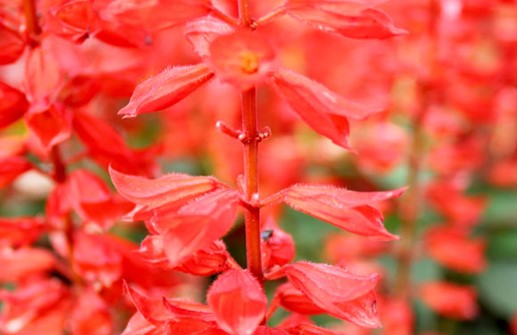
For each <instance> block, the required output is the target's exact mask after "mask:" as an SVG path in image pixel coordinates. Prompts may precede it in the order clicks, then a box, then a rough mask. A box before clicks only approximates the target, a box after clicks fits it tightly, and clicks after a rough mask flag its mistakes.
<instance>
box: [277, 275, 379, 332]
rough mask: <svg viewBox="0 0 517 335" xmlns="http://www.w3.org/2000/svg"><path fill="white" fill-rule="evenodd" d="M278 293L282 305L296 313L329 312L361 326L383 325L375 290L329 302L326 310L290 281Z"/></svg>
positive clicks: (374, 326) (376, 326) (377, 326)
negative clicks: (346, 299) (352, 298)
mask: <svg viewBox="0 0 517 335" xmlns="http://www.w3.org/2000/svg"><path fill="white" fill-rule="evenodd" d="M277 295H278V299H279V301H280V304H281V305H282V307H284V308H286V309H288V310H290V311H293V312H296V313H300V314H310V315H314V314H322V313H328V314H330V315H332V316H334V317H337V318H340V319H343V320H346V321H349V322H352V323H355V324H356V325H359V326H361V327H367V328H379V327H380V326H381V323H380V320H379V317H378V315H377V296H376V294H375V292H374V291H370V292H369V293H367V294H365V295H363V296H361V297H359V298H357V299H354V300H350V301H345V302H336V303H333V304H332V305H333V306H331V304H328V306H327V308H326V309H325V310H324V309H322V308H320V307H319V306H317V305H316V304H315V303H313V302H312V301H311V300H310V299H309V298H308V297H307V296H306V295H305V294H303V293H302V292H301V291H299V290H297V289H295V288H294V287H293V286H292V285H291V284H290V283H287V284H284V285H282V286H281V287H279V290H278V291H277Z"/></svg>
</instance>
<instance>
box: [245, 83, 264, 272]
mask: <svg viewBox="0 0 517 335" xmlns="http://www.w3.org/2000/svg"><path fill="white" fill-rule="evenodd" d="M242 128H243V131H244V134H245V135H246V140H245V141H244V177H245V181H246V190H245V191H246V200H248V201H251V200H252V198H253V196H254V195H255V194H258V192H259V187H258V144H259V141H260V140H259V136H258V134H259V131H258V120H257V106H256V89H255V88H252V89H250V90H248V91H245V92H243V93H242ZM244 219H245V224H246V256H247V262H248V268H249V270H250V271H251V273H253V275H255V277H257V278H258V279H259V280H260V281H262V280H263V274H262V260H261V251H260V208H258V207H252V206H250V207H249V208H247V209H246V212H245V214H244Z"/></svg>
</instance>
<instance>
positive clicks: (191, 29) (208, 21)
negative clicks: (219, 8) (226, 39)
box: [185, 16, 233, 57]
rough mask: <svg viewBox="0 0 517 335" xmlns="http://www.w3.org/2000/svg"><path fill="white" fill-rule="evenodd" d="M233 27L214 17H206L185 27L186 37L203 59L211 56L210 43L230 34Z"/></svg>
mask: <svg viewBox="0 0 517 335" xmlns="http://www.w3.org/2000/svg"><path fill="white" fill-rule="evenodd" d="M232 31H233V27H231V26H230V25H228V24H227V23H225V22H223V21H221V20H218V19H216V18H214V17H212V16H205V17H202V18H200V19H197V20H195V21H191V22H189V23H188V24H187V25H186V27H185V37H186V38H187V39H188V41H189V42H190V44H192V46H193V47H194V51H195V52H196V53H197V54H198V55H199V56H201V57H208V56H209V55H210V51H209V48H210V43H212V41H213V40H214V39H216V38H217V37H219V36H222V35H226V34H229V33H231V32H232Z"/></svg>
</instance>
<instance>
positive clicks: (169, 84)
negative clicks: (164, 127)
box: [119, 64, 214, 117]
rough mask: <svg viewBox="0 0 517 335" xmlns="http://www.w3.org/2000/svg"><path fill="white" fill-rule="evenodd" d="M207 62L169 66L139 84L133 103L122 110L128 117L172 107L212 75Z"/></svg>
mask: <svg viewBox="0 0 517 335" xmlns="http://www.w3.org/2000/svg"><path fill="white" fill-rule="evenodd" d="M213 76H214V74H213V73H212V72H211V71H210V69H209V68H208V66H207V65H205V64H198V65H188V66H176V67H172V68H169V69H165V70H164V71H162V72H161V73H159V74H158V75H156V76H154V77H151V78H150V79H148V80H146V81H144V82H143V83H142V84H140V85H138V86H137V87H136V89H135V91H134V92H133V95H132V96H131V100H130V101H129V104H128V105H127V106H126V107H124V108H122V109H121V110H120V111H119V114H120V115H122V116H124V117H135V116H137V115H138V114H142V113H149V112H156V111H159V110H162V109H165V108H167V107H170V106H172V105H174V104H175V103H177V102H178V101H180V100H181V99H183V98H185V97H186V96H187V95H189V94H190V93H192V92H194V91H195V90H196V89H198V88H199V87H200V86H202V85H203V84H204V83H206V82H207V81H209V80H210V79H212V77H213Z"/></svg>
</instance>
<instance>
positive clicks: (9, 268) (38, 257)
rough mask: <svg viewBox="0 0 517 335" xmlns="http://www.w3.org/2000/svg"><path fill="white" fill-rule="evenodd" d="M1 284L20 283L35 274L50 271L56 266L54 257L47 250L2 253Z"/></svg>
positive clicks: (24, 249)
mask: <svg viewBox="0 0 517 335" xmlns="http://www.w3.org/2000/svg"><path fill="white" fill-rule="evenodd" d="M0 264H2V271H0V282H4V283H5V282H18V281H20V280H22V279H24V278H27V277H29V276H30V275H33V274H41V273H44V272H47V271H50V270H51V269H52V268H53V267H54V265H55V264H56V260H55V258H54V255H53V254H52V253H51V252H49V251H48V250H45V249H36V248H23V249H17V250H9V249H3V250H1V251H0Z"/></svg>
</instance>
